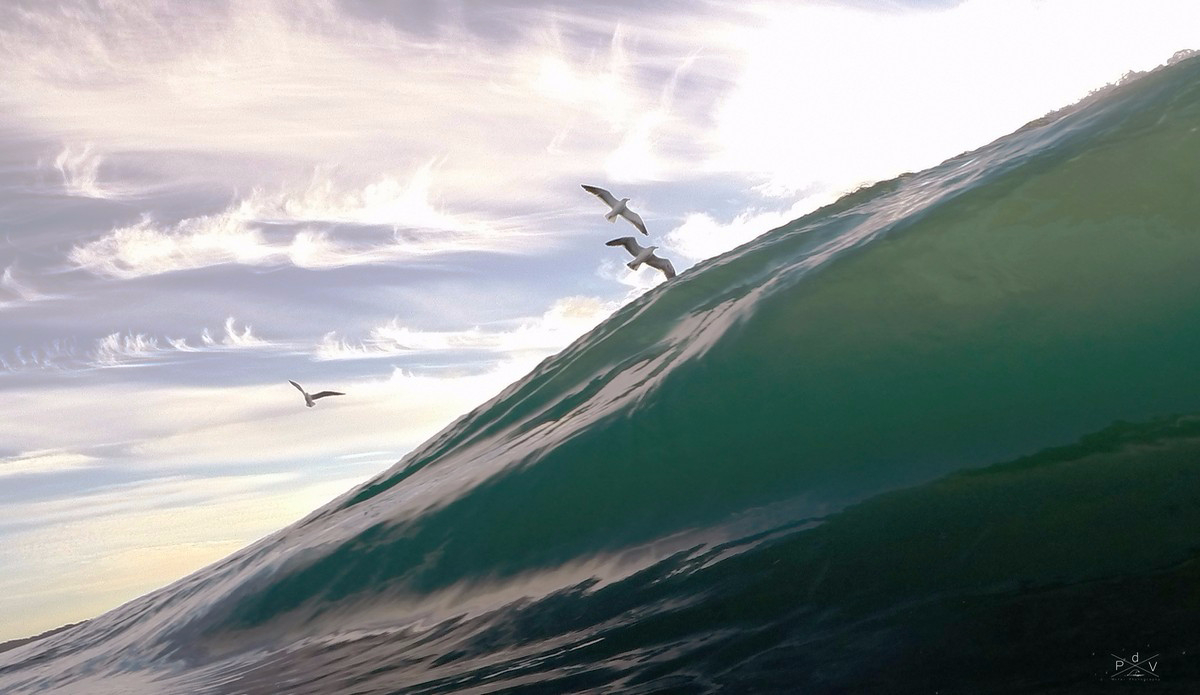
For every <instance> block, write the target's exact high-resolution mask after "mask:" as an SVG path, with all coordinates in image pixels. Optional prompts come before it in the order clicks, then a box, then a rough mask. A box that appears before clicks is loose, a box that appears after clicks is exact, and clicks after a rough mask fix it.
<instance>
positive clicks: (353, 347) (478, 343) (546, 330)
mask: <svg viewBox="0 0 1200 695" xmlns="http://www.w3.org/2000/svg"><path fill="white" fill-rule="evenodd" d="M618 306H619V303H616V302H606V301H603V300H600V299H597V298H595V297H578V296H576V297H564V298H562V299H559V300H557V301H555V302H554V304H553V306H551V307H550V308H549V309H548V310H547V311H546V312H545V313H543V314H542V315H541V316H537V317H533V318H528V319H524V320H522V321H520V322H519V323H518V325H517V326H516V327H515V328H511V329H507V330H505V329H493V330H488V329H484V328H481V327H479V326H475V327H472V328H470V329H466V330H459V331H423V330H419V329H415V328H411V327H408V326H404V325H402V324H401V323H400V322H399V321H398V320H397V319H392V320H391V321H388V322H387V323H385V324H383V325H380V326H376V327H375V328H372V329H371V331H370V334H369V336H368V337H366V338H364V339H362V340H360V341H358V342H351V341H349V340H346V339H345V338H339V337H338V336H337V333H336V332H331V333H328V334H326V335H325V337H324V339H323V340H322V341H321V343H320V344H319V345H317V347H316V350H315V352H314V356H315V357H316V358H317V359H318V360H352V359H368V358H373V357H390V356H394V355H397V354H402V353H406V352H437V351H462V350H478V351H485V352H490V353H495V354H496V358H495V359H507V358H506V357H504V356H505V355H511V354H515V353H525V352H533V353H541V354H549V353H552V352H556V351H558V350H560V349H562V348H563V347H566V346H567V345H568V344H569V343H570V342H571V341H573V340H575V339H576V338H578V337H579V336H581V335H583V334H584V333H586V332H587V331H589V330H591V329H592V328H594V327H595V326H596V324H598V323H600V322H601V321H603V320H604V319H605V318H607V317H608V316H609V315H610V314H612V312H613V311H615V310H616V309H617V308H618Z"/></svg>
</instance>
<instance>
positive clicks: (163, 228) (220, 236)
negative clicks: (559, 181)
mask: <svg viewBox="0 0 1200 695" xmlns="http://www.w3.org/2000/svg"><path fill="white" fill-rule="evenodd" d="M432 166H433V165H432V163H430V164H426V165H424V166H422V167H420V168H418V169H417V170H416V172H415V173H414V174H413V176H412V178H411V179H410V180H409V181H408V182H407V183H401V182H400V181H399V180H398V179H396V178H393V177H384V178H381V179H379V180H377V181H375V182H373V183H370V184H367V185H366V186H365V187H362V188H358V189H350V190H347V189H345V188H344V187H342V186H340V185H339V184H337V183H335V181H334V179H333V178H332V177H330V176H328V175H326V174H322V173H321V172H318V173H317V174H314V176H313V178H312V180H311V181H310V182H309V183H308V185H307V186H306V187H304V188H301V189H298V190H278V191H276V192H274V193H268V192H266V191H265V190H263V189H256V190H254V191H253V192H252V193H251V194H250V195H249V196H248V197H246V198H245V199H243V200H241V201H239V202H238V203H236V204H234V205H232V206H230V207H229V208H227V209H225V210H224V211H222V212H219V213H216V214H212V215H202V216H198V217H189V218H185V219H182V220H180V221H178V222H175V223H174V224H160V223H158V222H156V221H155V220H154V219H153V218H152V217H151V216H150V215H145V216H143V218H142V219H141V220H140V221H139V222H137V223H134V224H132V225H128V226H124V227H118V228H116V229H113V230H112V231H110V232H109V233H107V234H105V235H103V236H101V237H99V238H97V239H94V240H92V241H88V242H85V243H82V244H79V245H77V246H75V247H74V248H72V249H71V252H70V255H69V258H70V260H71V262H72V263H74V264H75V265H76V266H77V267H79V268H82V269H85V270H88V271H90V272H92V273H95V274H97V275H103V276H108V277H115V278H122V279H130V278H136V277H144V276H150V275H159V274H163V273H169V272H175V271H179V270H190V269H195V268H204V267H208V266H214V265H223V264H238V265H251V266H277V265H284V264H290V265H294V266H297V267H301V268H314V269H319V268H337V267H344V266H350V265H364V264H380V263H389V262H396V261H400V260H412V259H418V258H422V257H427V256H431V255H436V254H446V253H456V252H464V251H490V252H493V253H513V252H517V251H519V250H521V249H530V248H540V249H545V248H547V246H548V245H552V240H551V241H542V243H540V244H539V245H536V246H535V245H530V244H525V245H523V244H520V243H517V242H518V240H520V239H522V238H530V237H531V236H532V233H530V232H527V231H525V230H521V229H519V228H514V227H508V228H499V227H497V226H495V225H490V224H487V223H484V222H483V221H481V220H479V219H474V218H472V217H470V216H465V215H454V214H450V213H448V212H445V211H443V210H440V209H439V208H437V207H436V206H435V205H434V204H433V203H432V202H431V201H430V186H431V181H430V177H431V169H432ZM281 222H284V223H290V224H291V225H292V226H295V225H297V224H299V225H301V226H309V228H302V229H301V230H300V231H297V232H293V233H288V232H284V231H281V230H278V229H275V230H272V235H273V236H274V237H276V239H275V240H272V239H270V238H268V236H267V234H266V232H265V231H264V228H265V227H266V226H267V225H272V224H278V223H281ZM329 223H349V224H355V225H366V226H380V227H388V228H390V231H381V233H380V234H377V235H374V240H370V239H368V240H363V239H361V238H360V237H361V235H356V236H355V237H354V238H349V237H348V236H347V235H345V234H342V233H340V232H339V231H338V230H337V229H336V228H330V224H329ZM318 226H320V227H325V229H317V228H315V227H318ZM278 237H283V238H282V239H280V238H278Z"/></svg>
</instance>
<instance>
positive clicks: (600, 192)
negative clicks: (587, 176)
mask: <svg viewBox="0 0 1200 695" xmlns="http://www.w3.org/2000/svg"><path fill="white" fill-rule="evenodd" d="M581 185H582V186H583V190H585V191H587V192H588V193H591V194H592V195H594V196H596V197H597V198H599V199H600V200H603V201H604V202H606V203H608V207H610V208H615V207H617V199H616V198H614V197H613V194H612V193H609V192H608V191H606V190H604V189H603V188H600V187H599V186H589V185H587V184H586V183H585V184H581Z"/></svg>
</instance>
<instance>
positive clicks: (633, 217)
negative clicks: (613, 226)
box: [621, 208, 650, 236]
mask: <svg viewBox="0 0 1200 695" xmlns="http://www.w3.org/2000/svg"><path fill="white" fill-rule="evenodd" d="M621 217H624V218H625V219H627V220H629V221H630V222H632V223H633V226H635V227H637V228H638V231H640V232H641V233H642V234H645V235H646V236H650V232H647V231H646V223H645V222H642V216H641V215H639V214H637V213H636V212H634V211H633V210H630V209H629V208H625V209H624V210H622V211H621Z"/></svg>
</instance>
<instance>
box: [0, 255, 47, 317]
mask: <svg viewBox="0 0 1200 695" xmlns="http://www.w3.org/2000/svg"><path fill="white" fill-rule="evenodd" d="M6 297H7V298H6ZM53 298H54V297H53V295H48V294H43V293H42V292H39V291H37V290H36V289H34V288H33V287H32V286H30V285H29V284H28V283H27V282H23V281H20V280H17V277H16V275H15V274H14V272H13V266H12V265H11V264H10V265H9V266H8V267H7V268H5V269H4V273H3V274H0V309H4V308H5V307H10V306H16V305H18V304H22V303H27V302H37V301H41V300H43V299H53Z"/></svg>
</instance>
